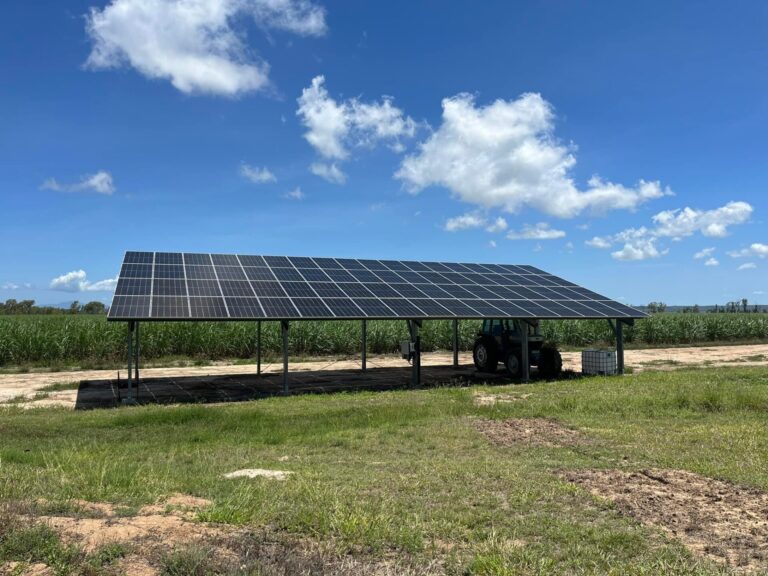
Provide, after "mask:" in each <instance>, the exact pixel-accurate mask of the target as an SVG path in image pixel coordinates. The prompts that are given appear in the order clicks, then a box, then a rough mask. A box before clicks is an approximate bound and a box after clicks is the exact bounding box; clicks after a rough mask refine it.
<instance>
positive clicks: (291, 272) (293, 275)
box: [272, 268, 304, 282]
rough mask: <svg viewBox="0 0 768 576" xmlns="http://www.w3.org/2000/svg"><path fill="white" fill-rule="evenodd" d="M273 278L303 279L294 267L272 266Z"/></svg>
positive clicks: (293, 280) (284, 279) (288, 280)
mask: <svg viewBox="0 0 768 576" xmlns="http://www.w3.org/2000/svg"><path fill="white" fill-rule="evenodd" d="M272 273H273V274H274V275H275V278H277V279H278V280H280V281H281V282H295V281H301V280H304V278H302V277H301V274H299V272H298V270H296V268H272Z"/></svg>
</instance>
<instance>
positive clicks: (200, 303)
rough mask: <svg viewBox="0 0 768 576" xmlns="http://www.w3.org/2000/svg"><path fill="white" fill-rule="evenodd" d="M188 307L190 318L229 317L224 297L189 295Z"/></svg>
mask: <svg viewBox="0 0 768 576" xmlns="http://www.w3.org/2000/svg"><path fill="white" fill-rule="evenodd" d="M189 307H190V310H191V311H192V314H191V316H190V317H191V318H211V319H223V318H229V314H227V307H226V305H225V304H224V298H213V297H190V298H189Z"/></svg>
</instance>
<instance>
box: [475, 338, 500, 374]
mask: <svg viewBox="0 0 768 576" xmlns="http://www.w3.org/2000/svg"><path fill="white" fill-rule="evenodd" d="M494 344H495V342H493V341H491V342H489V341H488V339H487V338H479V339H478V340H477V341H476V342H475V347H474V349H473V350H472V359H473V360H474V361H475V368H477V371H478V372H490V373H493V372H496V368H497V366H498V364H499V359H498V357H497V355H496V346H495V345H494Z"/></svg>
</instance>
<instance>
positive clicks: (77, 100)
mask: <svg viewBox="0 0 768 576" xmlns="http://www.w3.org/2000/svg"><path fill="white" fill-rule="evenodd" d="M767 22H768V5H766V4H765V3H763V2H735V3H729V4H727V5H726V4H723V3H717V2H696V3H687V4H686V3H669V2H646V3H642V4H640V5H635V4H630V3H617V2H592V3H589V4H588V5H587V4H586V3H572V2H530V3H525V4H523V3H511V2H498V3H493V2H482V3H480V2H472V3H469V2H466V3H461V2H453V3H437V2H380V3H374V2H344V3H342V2H326V1H320V0H318V1H316V2H310V1H309V0H183V1H182V0H164V1H163V0H113V1H112V2H96V1H95V0H91V1H86V2H79V1H74V0H72V1H68V2H54V1H51V2H45V1H42V0H41V1H34V2H14V3H13V9H12V10H10V11H9V12H8V14H7V15H6V17H5V18H4V19H3V20H2V21H0V51H1V52H2V55H3V56H2V58H0V78H2V89H1V90H0V125H1V126H2V130H0V158H1V159H2V160H1V161H0V194H1V195H2V198H1V200H2V212H3V218H2V226H0V300H5V299H8V298H16V299H25V298H33V299H35V300H37V301H38V302H41V303H59V302H65V301H69V300H73V299H78V300H81V301H86V300H92V299H98V300H103V301H106V302H108V301H109V300H110V298H111V292H110V291H109V290H110V288H111V287H112V286H113V285H114V281H113V280H114V278H115V276H116V274H117V271H118V269H119V264H120V261H121V259H122V255H123V252H124V251H125V250H128V249H131V250H158V251H160V250H169V251H189V252H193V251H204V252H236V253H254V254H279V255H281V254H287V255H316V256H341V257H360V258H395V259H423V260H442V261H470V262H471V261H477V262H499V263H513V264H515V263H518V264H533V265H536V266H540V267H542V268H544V269H546V270H548V271H551V272H553V273H556V274H559V275H562V276H564V277H566V278H569V279H571V280H573V281H575V282H579V283H582V284H585V285H587V286H588V287H590V288H592V289H595V290H597V291H599V292H602V293H604V294H606V295H608V296H610V297H613V298H621V299H623V300H624V301H626V302H628V303H635V304H644V303H647V302H649V301H651V300H663V301H665V302H668V303H670V304H678V303H679V304H683V303H691V304H692V303H699V304H708V303H715V302H720V303H722V302H725V301H727V300H732V299H736V298H742V297H746V298H749V299H750V301H755V302H765V301H766V300H768V296H766V295H765V291H766V290H768V282H767V281H768V273H766V270H767V269H768V234H766V231H765V230H766V228H765V219H766V212H767V211H768V200H766V193H765V192H766V187H767V186H768V172H766V170H765V166H766V158H768V143H767V141H766V138H765V134H766V133H767V132H768V99H766V98H765V94H766V89H768V37H767V36H766V35H765V27H766V23H767Z"/></svg>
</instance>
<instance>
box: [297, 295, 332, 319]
mask: <svg viewBox="0 0 768 576" xmlns="http://www.w3.org/2000/svg"><path fill="white" fill-rule="evenodd" d="M292 300H293V305H294V306H296V308H298V310H299V312H301V316H302V318H328V316H329V314H330V310H329V309H328V307H327V306H326V305H325V304H323V301H322V300H321V299H320V298H292Z"/></svg>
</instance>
